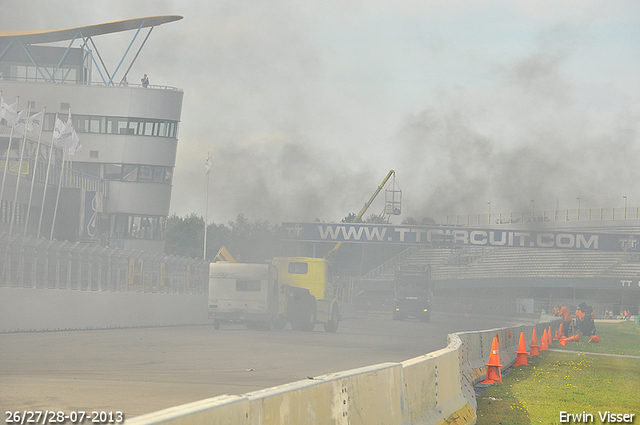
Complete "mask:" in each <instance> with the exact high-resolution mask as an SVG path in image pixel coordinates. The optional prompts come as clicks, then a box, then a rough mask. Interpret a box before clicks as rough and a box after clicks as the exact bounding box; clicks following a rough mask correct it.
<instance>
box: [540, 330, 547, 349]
mask: <svg viewBox="0 0 640 425" xmlns="http://www.w3.org/2000/svg"><path fill="white" fill-rule="evenodd" d="M547 339H548V337H547V329H546V328H545V330H544V332H542V338H540V351H548V350H549V347H547Z"/></svg>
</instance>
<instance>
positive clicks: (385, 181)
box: [327, 170, 396, 257]
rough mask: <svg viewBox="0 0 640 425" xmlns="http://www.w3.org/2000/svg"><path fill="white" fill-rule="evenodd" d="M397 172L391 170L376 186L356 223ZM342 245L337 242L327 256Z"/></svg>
mask: <svg viewBox="0 0 640 425" xmlns="http://www.w3.org/2000/svg"><path fill="white" fill-rule="evenodd" d="M395 174H396V172H395V171H394V170H391V171H389V173H388V174H387V176H386V177H385V178H384V180H382V183H380V186H378V187H377V188H376V190H375V192H373V195H371V198H369V200H368V201H367V202H366V203H365V204H364V206H363V207H362V209H361V210H360V212H359V213H358V215H357V216H356V218H355V219H354V220H353V222H354V223H358V222H359V221H360V220H361V219H362V216H364V213H365V212H366V211H367V209H369V206H370V205H371V203H372V202H373V200H374V199H376V196H378V194H379V193H380V191H381V190H382V188H383V187H384V185H385V184H387V182H388V181H389V179H390V178H391V176H395ZM340 245H342V242H338V243H336V246H334V247H333V249H332V250H331V251H329V252H328V253H327V257H329V256H331V254H333V253H334V252H335V251H336V250H337V249H338V248H340Z"/></svg>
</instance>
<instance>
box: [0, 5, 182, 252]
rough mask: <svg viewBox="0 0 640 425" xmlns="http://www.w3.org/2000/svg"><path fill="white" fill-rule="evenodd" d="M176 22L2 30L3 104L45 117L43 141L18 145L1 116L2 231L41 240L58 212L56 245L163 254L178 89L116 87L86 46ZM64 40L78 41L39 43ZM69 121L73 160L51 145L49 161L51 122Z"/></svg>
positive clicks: (33, 138) (171, 18) (19, 138)
mask: <svg viewBox="0 0 640 425" xmlns="http://www.w3.org/2000/svg"><path fill="white" fill-rule="evenodd" d="M180 18H181V17H176V16H166V17H153V18H141V19H132V20H128V21H120V22H115V23H110V24H101V25H93V26H88V27H79V28H74V29H71V30H59V31H50V32H45V33H42V32H24V33H1V32H0V75H1V76H0V91H2V97H3V99H4V101H5V102H6V104H12V103H14V102H15V101H16V100H17V102H18V103H17V109H18V110H22V109H25V108H26V109H28V110H30V112H31V113H32V114H34V113H37V112H40V111H43V110H44V111H45V115H44V120H43V130H42V134H41V136H38V135H35V134H31V133H28V134H27V137H26V140H25V138H24V137H23V136H22V135H20V134H18V133H17V132H16V131H15V129H12V128H11V126H10V125H8V122H7V121H6V120H2V124H3V125H0V161H3V160H4V162H0V166H3V167H4V166H5V163H7V164H8V166H7V167H5V168H6V169H7V171H6V172H4V170H3V169H0V173H2V174H0V175H2V176H3V186H4V187H3V193H2V211H3V215H2V220H1V222H0V232H2V231H4V232H9V231H11V232H19V233H21V234H22V233H24V234H27V235H31V236H37V233H38V227H42V229H40V236H41V237H49V236H50V233H49V230H50V229H51V224H50V223H53V216H55V217H56V219H55V225H54V226H53V229H54V231H53V233H54V238H55V239H66V240H71V241H73V240H74V239H75V240H77V241H88V240H95V241H99V242H100V243H102V244H105V245H108V246H112V247H119V248H126V249H134V250H144V251H148V252H162V251H163V249H164V230H165V224H166V218H167V215H168V214H169V204H170V201H171V189H172V179H173V170H174V167H175V159H176V149H177V144H178V125H179V122H180V114H181V110H182V100H183V92H182V90H180V89H177V88H174V87H167V86H153V85H149V86H147V85H142V84H127V83H124V82H123V80H124V81H126V77H127V75H126V73H124V76H123V77H121V76H118V80H117V82H115V81H116V80H115V75H114V76H110V75H109V73H108V72H107V71H106V69H103V68H102V67H103V66H104V65H103V64H101V59H98V58H99V55H98V54H97V49H96V48H95V47H94V48H93V49H89V47H88V46H92V45H93V43H88V42H87V41H92V40H93V38H95V37H97V36H98V35H102V34H107V33H112V32H119V31H128V30H135V29H137V31H138V32H140V31H141V30H143V29H145V28H148V29H149V33H150V31H151V29H153V27H155V26H157V25H161V24H163V23H167V22H171V21H175V20H178V19H180ZM136 35H137V33H136ZM67 39H68V40H75V39H77V40H79V41H80V44H81V45H82V46H81V47H77V48H72V47H69V48H67V49H65V48H60V47H55V46H47V45H46V44H47V43H53V42H59V41H64V40H67ZM72 43H73V41H72ZM72 43H70V44H69V45H70V46H71V44H72ZM94 46H95V45H94ZM127 50H128V49H127ZM125 55H126V54H125ZM136 57H137V54H136ZM124 58H125V57H124V56H123V60H124ZM134 60H135V59H134ZM118 68H123V67H120V65H118ZM130 68H131V67H130V66H129V69H130ZM116 69H117V68H116ZM69 115H71V117H72V121H73V125H74V128H75V131H76V133H77V135H78V137H79V139H80V143H81V146H82V148H81V150H80V151H78V152H75V153H74V154H73V155H72V156H71V155H69V152H64V150H63V149H58V148H56V146H55V144H54V146H53V149H54V150H53V155H49V150H48V148H49V146H51V145H52V139H53V132H54V124H55V121H56V118H59V119H61V120H62V121H63V122H66V121H67V119H68V117H69ZM16 136H17V137H16ZM38 140H39V141H40V143H38ZM23 141H24V145H25V147H24V148H23V147H22V145H23ZM36 157H37V159H36ZM49 157H51V158H52V160H51V161H49ZM7 158H9V161H8V162H7ZM21 159H22V160H21ZM63 159H64V160H65V161H64V166H63ZM16 163H17V164H18V165H17V166H16ZM20 163H22V164H23V166H22V167H21V166H20ZM47 169H48V170H49V172H48V173H47ZM18 175H20V179H19V180H22V181H21V182H19V183H18V181H17V176H18ZM47 176H48V179H47ZM32 181H33V182H34V184H33V185H32V184H31V182H32ZM60 184H61V188H60V189H61V190H60V193H61V195H60V196H58V185H60ZM32 187H33V188H34V189H31V188H32ZM16 188H18V190H17V192H16V190H15V189H16ZM45 188H46V196H43V195H44V191H45ZM43 199H44V201H43ZM14 200H16V201H17V202H15V203H14ZM27 211H28V212H29V213H28V214H27ZM41 211H42V220H40V214H41ZM43 223H44V224H43Z"/></svg>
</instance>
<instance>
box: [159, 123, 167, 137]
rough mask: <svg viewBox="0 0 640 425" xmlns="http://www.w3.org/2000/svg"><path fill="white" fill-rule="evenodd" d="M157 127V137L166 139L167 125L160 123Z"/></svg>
mask: <svg viewBox="0 0 640 425" xmlns="http://www.w3.org/2000/svg"><path fill="white" fill-rule="evenodd" d="M159 127H160V131H159V133H158V136H160V137H167V123H166V122H161V123H160V126H159Z"/></svg>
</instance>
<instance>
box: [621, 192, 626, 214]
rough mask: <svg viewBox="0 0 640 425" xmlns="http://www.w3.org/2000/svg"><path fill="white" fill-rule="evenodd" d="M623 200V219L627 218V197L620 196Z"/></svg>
mask: <svg viewBox="0 0 640 425" xmlns="http://www.w3.org/2000/svg"><path fill="white" fill-rule="evenodd" d="M622 198H623V199H624V218H627V195H622Z"/></svg>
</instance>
